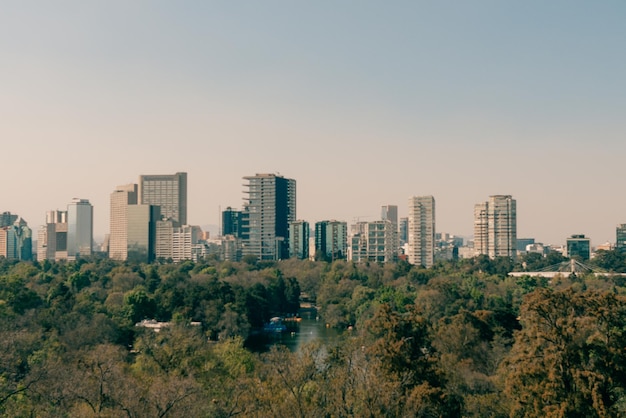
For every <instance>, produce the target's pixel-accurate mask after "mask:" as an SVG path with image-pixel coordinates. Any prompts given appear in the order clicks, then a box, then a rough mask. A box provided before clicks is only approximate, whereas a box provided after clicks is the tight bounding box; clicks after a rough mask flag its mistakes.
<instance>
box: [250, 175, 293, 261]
mask: <svg viewBox="0 0 626 418" xmlns="http://www.w3.org/2000/svg"><path fill="white" fill-rule="evenodd" d="M244 180H246V182H247V183H246V184H245V185H244V186H245V188H246V189H245V190H244V194H245V197H244V208H243V214H242V237H243V250H242V254H243V255H244V256H245V255H254V256H256V257H257V258H258V259H259V260H280V259H284V258H288V257H289V222H293V221H295V220H296V181H295V180H293V179H288V178H285V177H283V176H281V175H277V174H256V175H255V176H248V177H244Z"/></svg>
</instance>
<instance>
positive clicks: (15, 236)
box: [0, 212, 33, 261]
mask: <svg viewBox="0 0 626 418" xmlns="http://www.w3.org/2000/svg"><path fill="white" fill-rule="evenodd" d="M5 213H8V212H5ZM3 215H4V214H3ZM0 216H2V215H0ZM10 221H13V223H12V224H11V225H4V226H0V257H4V258H6V259H8V260H25V261H26V260H32V259H33V241H32V230H31V229H30V228H29V227H28V224H27V223H26V221H25V220H24V219H22V218H20V217H18V216H17V215H15V216H7V217H6V218H5V219H3V220H2V222H3V223H6V222H10Z"/></svg>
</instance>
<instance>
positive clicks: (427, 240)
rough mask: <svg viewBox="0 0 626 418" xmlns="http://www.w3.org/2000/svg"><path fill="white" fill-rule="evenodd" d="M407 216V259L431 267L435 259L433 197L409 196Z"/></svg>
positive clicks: (412, 262)
mask: <svg viewBox="0 0 626 418" xmlns="http://www.w3.org/2000/svg"><path fill="white" fill-rule="evenodd" d="M408 218H409V225H408V261H409V263H411V264H415V265H422V266H424V267H427V268H429V267H432V266H433V264H434V261H435V198H434V197H433V196H414V197H412V198H410V199H409V216H408Z"/></svg>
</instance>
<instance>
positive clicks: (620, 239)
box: [615, 224, 626, 251]
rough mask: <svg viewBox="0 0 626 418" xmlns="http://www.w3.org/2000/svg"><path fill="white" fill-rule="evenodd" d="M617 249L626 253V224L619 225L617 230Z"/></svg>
mask: <svg viewBox="0 0 626 418" xmlns="http://www.w3.org/2000/svg"><path fill="white" fill-rule="evenodd" d="M615 248H616V249H617V250H619V251H626V224H621V225H617V228H615Z"/></svg>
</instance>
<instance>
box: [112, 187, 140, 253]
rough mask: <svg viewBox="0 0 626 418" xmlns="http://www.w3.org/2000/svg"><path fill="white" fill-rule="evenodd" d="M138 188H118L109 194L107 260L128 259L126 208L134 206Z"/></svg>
mask: <svg viewBox="0 0 626 418" xmlns="http://www.w3.org/2000/svg"><path fill="white" fill-rule="evenodd" d="M137 199H138V187H137V185H136V184H126V185H123V186H118V187H117V188H116V189H115V190H114V191H113V193H111V220H110V229H109V258H112V259H114V260H126V259H127V258H128V206H129V205H136V204H137Z"/></svg>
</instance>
